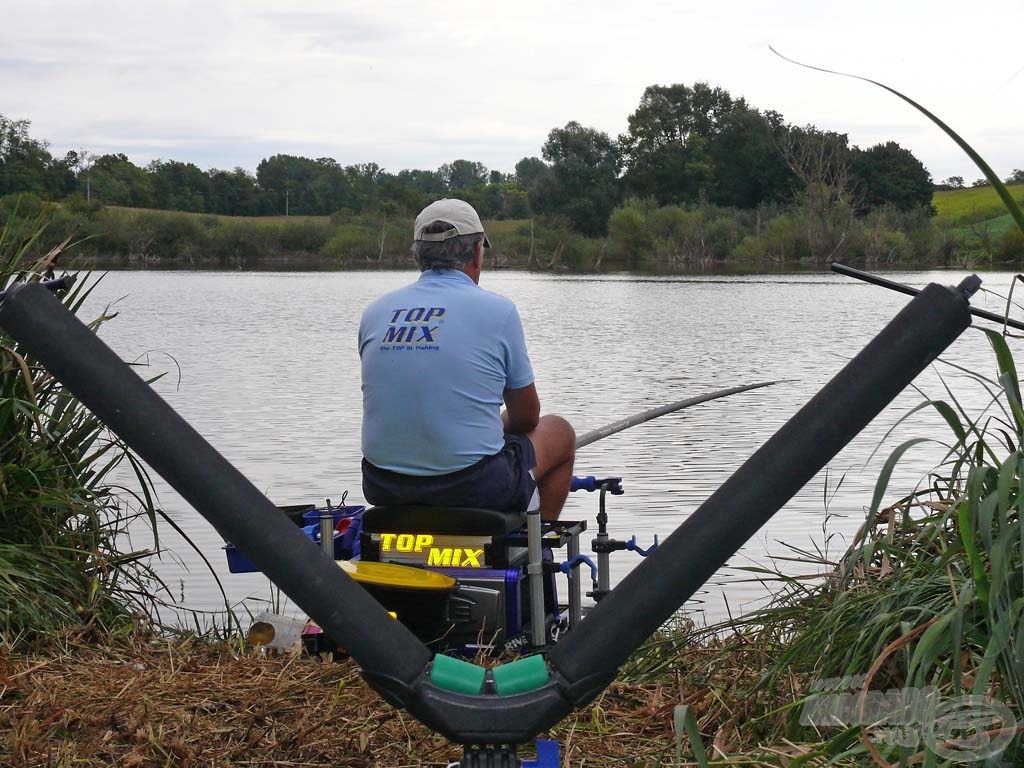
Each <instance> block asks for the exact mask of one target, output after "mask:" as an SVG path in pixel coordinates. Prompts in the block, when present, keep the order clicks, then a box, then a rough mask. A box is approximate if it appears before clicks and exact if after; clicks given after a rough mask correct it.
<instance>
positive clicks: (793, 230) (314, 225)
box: [0, 189, 1024, 273]
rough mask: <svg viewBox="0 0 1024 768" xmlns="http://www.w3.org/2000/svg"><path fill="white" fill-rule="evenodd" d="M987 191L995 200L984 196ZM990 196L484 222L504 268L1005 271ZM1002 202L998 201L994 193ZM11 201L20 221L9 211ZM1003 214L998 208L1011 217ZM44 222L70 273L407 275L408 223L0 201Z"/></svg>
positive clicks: (1016, 253)
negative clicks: (922, 207)
mask: <svg viewBox="0 0 1024 768" xmlns="http://www.w3.org/2000/svg"><path fill="white" fill-rule="evenodd" d="M986 192H988V194H985V193H986ZM990 198H992V193H991V192H990V191H989V190H986V189H981V190H976V189H969V190H957V191H953V192H941V193H938V195H937V196H936V205H937V206H938V208H939V211H940V214H939V216H937V217H930V216H929V215H928V213H927V212H926V211H917V212H899V211H895V210H889V209H878V210H875V211H872V212H870V213H868V214H863V215H862V214H858V212H856V211H855V210H853V209H852V208H851V207H850V206H849V205H847V204H844V203H842V202H835V203H832V204H829V205H827V206H824V207H822V206H820V205H818V204H817V203H815V202H814V201H813V200H812V199H806V200H804V201H802V202H800V203H798V204H794V205H790V206H787V207H777V206H762V207H761V208H759V209H755V210H740V209H732V208H721V207H717V206H712V205H708V204H702V205H696V206H690V207H680V206H661V207H659V206H657V205H655V204H653V203H652V202H650V201H645V200H627V201H626V202H624V203H623V204H622V205H621V206H619V208H617V209H616V210H615V211H614V212H613V213H612V216H611V220H610V222H609V234H608V236H607V237H603V238H589V237H583V236H582V235H579V234H578V233H576V232H573V231H572V230H571V228H570V227H569V226H568V223H567V222H566V221H565V220H564V219H559V218H550V217H541V218H537V219H523V220H501V221H487V222H485V226H486V228H487V231H488V235H489V237H490V240H491V242H492V244H493V246H494V247H493V248H492V249H491V251H490V253H489V258H490V259H491V264H492V265H493V266H494V267H497V268H515V269H539V270H555V271H571V272H607V271H622V270H630V271H642V272H661V273H679V272H692V271H730V270H742V271H777V270H794V269H821V268H824V267H825V266H827V264H828V263H829V262H830V261H844V262H848V263H852V264H860V265H866V266H868V267H871V268H886V267H889V268H891V267H902V268H926V267H934V266H959V267H962V266H986V265H990V266H999V265H1002V266H1005V267H1012V266H1014V265H1016V264H1019V263H1021V262H1022V261H1024V241H1022V240H1021V237H1020V236H1019V235H1018V233H1016V232H1015V231H1013V230H1012V228H1010V227H1008V224H1007V222H1008V220H1007V219H1006V218H1005V215H1002V217H1001V215H998V214H999V211H998V210H997V209H995V208H993V207H992V199H990ZM995 199H996V200H997V198H995ZM15 206H17V207H18V215H17V216H13V215H12V214H13V212H14V210H15ZM1004 213H1005V211H1004V212H1003V214H1004ZM41 215H42V216H45V217H46V218H48V219H49V225H48V227H47V230H46V232H45V233H44V235H43V236H42V237H41V238H40V239H39V240H38V241H37V242H36V251H37V253H45V251H46V250H48V249H49V248H51V247H53V246H54V245H56V244H58V243H61V242H63V241H64V240H65V239H67V238H71V244H70V245H69V247H68V249H67V253H66V256H65V258H64V261H63V262H62V265H63V266H68V265H78V266H84V267H93V268H103V269H153V268H157V269H273V270H304V269H318V270H326V269H381V268H382V269H391V268H409V266H410V265H411V259H410V255H409V245H410V243H409V237H410V231H409V230H410V225H411V222H410V220H408V217H401V216H392V217H384V216H381V215H354V214H349V213H343V214H336V215H334V216H291V217H285V216H269V217H240V216H217V215H212V214H194V213H181V212H171V211H156V210H147V209H138V208H117V207H103V206H100V205H98V204H90V203H86V202H84V201H81V200H74V201H71V202H68V203H65V204H62V205H48V204H44V203H42V202H41V201H39V200H38V199H33V198H31V197H30V196H26V197H22V198H17V199H15V198H4V199H2V200H0V217H6V218H7V219H8V220H11V221H14V226H16V227H20V228H22V229H24V230H26V231H28V230H30V229H31V227H32V226H33V222H35V221H36V220H37V219H38V218H39V216H41Z"/></svg>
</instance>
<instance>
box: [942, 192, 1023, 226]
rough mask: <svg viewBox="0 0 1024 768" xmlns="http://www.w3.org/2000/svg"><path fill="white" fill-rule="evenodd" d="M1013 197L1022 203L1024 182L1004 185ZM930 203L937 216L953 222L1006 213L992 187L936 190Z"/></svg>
mask: <svg viewBox="0 0 1024 768" xmlns="http://www.w3.org/2000/svg"><path fill="white" fill-rule="evenodd" d="M1006 188H1007V189H1008V190H1010V194H1011V195H1013V199H1014V200H1016V201H1017V202H1019V203H1020V204H1021V205H1024V184H1009V185H1007V187H1006ZM932 205H934V206H935V210H937V211H938V212H939V216H941V217H942V218H946V219H951V220H952V221H954V222H958V223H960V222H966V221H969V220H970V221H983V220H985V219H994V218H997V217H1002V216H1004V215H1006V206H1005V205H1003V201H1002V200H1000V199H999V195H998V194H996V191H995V189H993V188H992V187H972V188H970V189H952V190H948V191H944V192H936V193H935V196H934V197H933V198H932Z"/></svg>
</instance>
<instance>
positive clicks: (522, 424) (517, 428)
mask: <svg viewBox="0 0 1024 768" xmlns="http://www.w3.org/2000/svg"><path fill="white" fill-rule="evenodd" d="M538 424H540V414H539V413H538V414H518V415H516V416H514V417H510V418H509V420H508V423H507V424H506V425H505V431H506V432H509V433H511V434H515V435H525V434H526V433H527V432H533V430H535V429H536V428H537V425H538Z"/></svg>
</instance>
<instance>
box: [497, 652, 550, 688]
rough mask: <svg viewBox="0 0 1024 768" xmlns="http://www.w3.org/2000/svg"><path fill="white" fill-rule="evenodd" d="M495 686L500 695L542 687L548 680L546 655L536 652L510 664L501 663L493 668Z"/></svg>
mask: <svg viewBox="0 0 1024 768" xmlns="http://www.w3.org/2000/svg"><path fill="white" fill-rule="evenodd" d="M491 674H492V675H494V687H495V689H496V690H497V691H498V695H499V696H512V695H513V694H516V693H524V692H525V691H532V690H534V689H535V688H540V687H541V686H542V685H544V683H546V682H547V681H548V677H549V675H548V665H547V663H546V662H545V661H544V656H542V655H541V654H539V653H538V654H535V655H533V656H527V657H526V658H525V659H517V660H516V661H513V662H510V663H508V664H499V665H498V666H496V667H494V668H493V669H492V670H491Z"/></svg>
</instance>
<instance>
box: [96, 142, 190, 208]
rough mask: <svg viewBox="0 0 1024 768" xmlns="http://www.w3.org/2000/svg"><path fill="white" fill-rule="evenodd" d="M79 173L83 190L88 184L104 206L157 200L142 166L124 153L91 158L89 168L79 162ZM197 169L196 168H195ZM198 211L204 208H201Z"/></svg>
mask: <svg viewBox="0 0 1024 768" xmlns="http://www.w3.org/2000/svg"><path fill="white" fill-rule="evenodd" d="M79 167H80V168H82V170H79V176H82V177H84V176H85V175H86V174H87V175H88V182H86V179H85V178H81V179H80V185H81V187H82V188H83V189H85V188H86V184H87V183H88V188H89V197H90V199H92V200H97V201H99V202H101V203H104V204H105V205H126V206H130V207H135V208H151V207H153V205H154V204H155V203H156V199H155V196H154V194H153V177H152V176H151V175H150V174H149V173H147V171H146V170H145V169H144V168H140V167H139V166H137V165H135V164H134V163H132V162H131V161H130V160H129V159H128V157H127V156H126V155H124V154H121V153H118V154H108V155H102V156H100V157H95V158H92V160H91V162H90V163H89V167H87V168H85V167H83V166H82V163H79ZM196 170H198V169H196ZM200 210H205V208H204V209H200Z"/></svg>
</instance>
